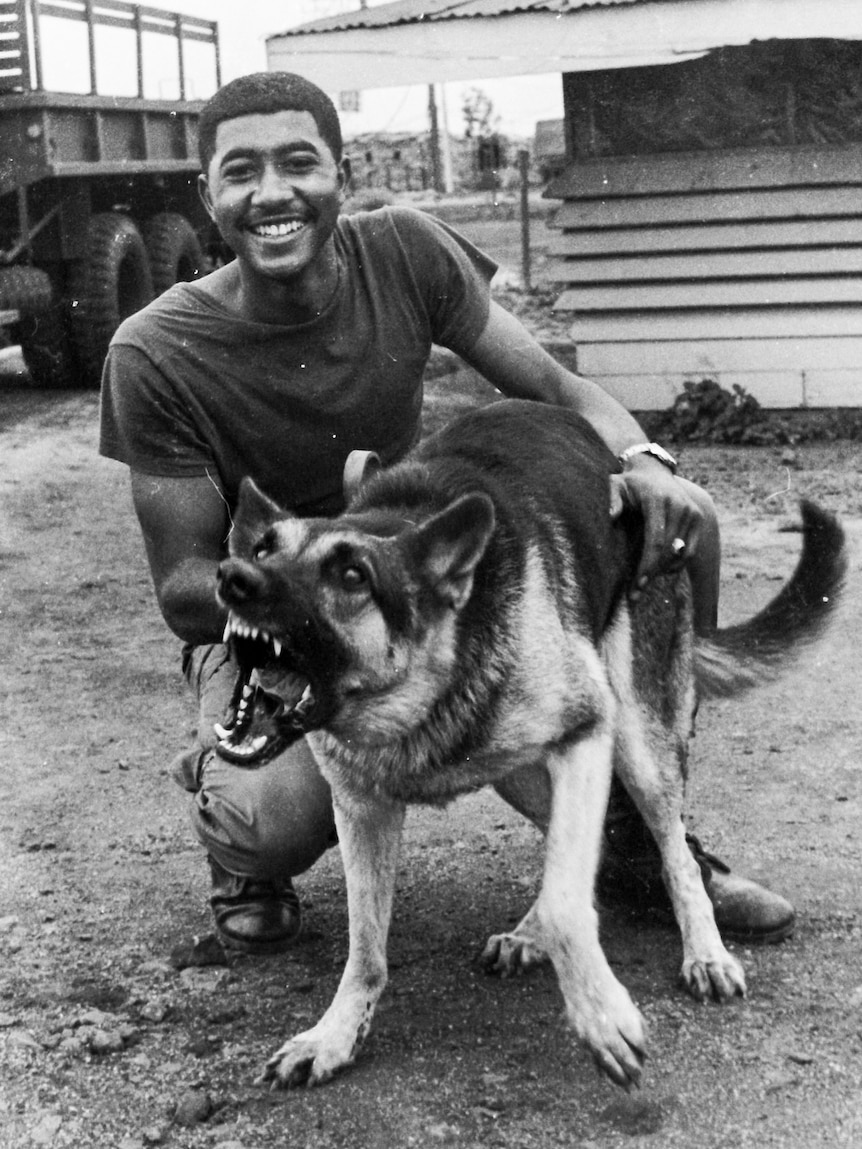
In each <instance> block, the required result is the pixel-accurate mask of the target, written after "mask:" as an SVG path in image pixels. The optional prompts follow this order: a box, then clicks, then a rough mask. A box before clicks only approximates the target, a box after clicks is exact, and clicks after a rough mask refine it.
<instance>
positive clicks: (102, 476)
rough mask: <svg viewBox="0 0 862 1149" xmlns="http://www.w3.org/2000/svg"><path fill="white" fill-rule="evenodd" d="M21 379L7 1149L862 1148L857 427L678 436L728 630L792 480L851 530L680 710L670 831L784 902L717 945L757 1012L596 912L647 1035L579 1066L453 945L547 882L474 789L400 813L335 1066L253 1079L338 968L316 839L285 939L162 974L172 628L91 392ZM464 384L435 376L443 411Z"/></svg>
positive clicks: (0, 1135) (8, 657) (554, 1034)
mask: <svg viewBox="0 0 862 1149" xmlns="http://www.w3.org/2000/svg"><path fill="white" fill-rule="evenodd" d="M13 384H14V381H13V382H12V384H10V385H8V386H7V387H6V388H5V389H2V390H0V508H2V510H0V515H2V518H0V532H2V538H0V570H2V579H3V584H2V598H0V648H2V651H3V663H4V668H3V675H2V685H3V693H4V695H5V698H6V707H5V713H6V719H5V722H4V724H3V727H2V729H0V744H2V747H3V754H2V775H0V778H2V781H0V786H2V794H3V802H2V810H0V857H2V869H0V955H2V967H0V968H2V975H0V976H2V981H0V1065H2V1069H0V1073H2V1080H3V1087H2V1090H0V1146H2V1147H3V1149H12V1147H15V1149H17V1147H19V1146H20V1147H28V1146H31V1145H33V1146H36V1145H43V1146H74V1147H75V1149H89V1147H93V1149H95V1147H98V1149H141V1147H143V1146H148V1145H166V1146H171V1147H177V1149H180V1147H192V1146H193V1147H196V1149H197V1147H206V1149H209V1147H213V1149H216V1147H219V1149H260V1147H264V1146H278V1147H282V1146H284V1147H294V1146H295V1147H302V1149H334V1147H345V1149H407V1147H409V1146H419V1147H430V1146H437V1145H440V1146H454V1147H458V1149H479V1147H482V1149H485V1147H501V1149H502V1147H506V1149H539V1147H541V1149H549V1147H551V1146H565V1147H566V1149H575V1147H580V1149H611V1147H617V1146H627V1147H631V1149H640V1147H647V1146H650V1147H660V1149H693V1147H695V1146H697V1149H718V1147H720V1146H722V1147H724V1146H726V1147H728V1149H730V1147H733V1149H739V1147H742V1146H749V1145H757V1146H759V1147H765V1146H788V1147H794V1149H797V1147H798V1149H803V1147H804V1149H811V1147H814V1146H824V1147H826V1146H828V1147H830V1149H832V1147H836V1146H848V1147H850V1146H854V1147H858V1146H860V1145H862V833H860V813H862V781H860V771H859V749H860V745H862V738H860V718H859V675H858V664H857V663H856V657H855V656H856V653H857V643H859V641H860V639H862V604H860V599H859V592H858V589H857V588H858V586H859V574H860V569H859V568H860V550H859V546H860V542H862V473H860V472H862V446H860V445H859V444H850V443H836V444H832V445H829V446H808V447H804V448H801V449H799V450H797V451H796V452H790V453H788V452H787V451H786V449H783V448H759V449H754V448H746V449H735V448H714V447H703V448H696V449H694V448H687V449H685V450H684V451H683V452H682V459H683V467H684V470H685V472H686V473H687V474H689V475H690V476H691V477H693V478H695V479H697V480H699V481H701V482H703V483H705V484H706V485H707V486H708V487H709V489H710V490H711V491H712V492H713V494H714V495H715V497H716V499H717V501H718V503H719V506H720V508H721V517H722V522H723V527H724V536H725V549H726V561H725V568H724V614H725V618H726V619H727V620H732V619H737V618H740V617H742V616H744V615H746V614H748V613H750V612H752V611H753V610H754V609H755V608H756V607H757V606H758V605H759V604H761V603H763V602H764V601H765V600H766V599H767V598H769V597H770V596H771V595H772V594H773V593H774V592H775V591H776V589H777V587H778V586H779V585H780V583H781V581H782V580H783V579H784V578H786V576H787V574H788V573H789V571H790V569H791V567H792V565H793V561H794V556H795V553H796V551H797V548H798V545H799V536H798V534H796V533H794V532H793V530H792V529H788V528H792V525H793V523H794V522H795V519H796V515H795V509H794V507H795V501H796V499H797V497H798V496H799V495H808V496H810V497H814V498H817V499H819V500H820V501H822V502H823V503H825V504H826V505H828V506H830V507H832V508H834V509H835V510H837V511H839V512H840V513H841V514H842V515H843V517H844V521H845V524H846V527H847V531H848V535H849V538H850V544H851V547H852V574H851V579H850V584H849V588H848V593H847V596H846V600H845V602H844V605H843V607H842V608H841V613H840V617H839V619H838V622H837V624H836V625H835V626H834V628H833V629H832V631H831V633H830V635H829V637H828V639H827V640H826V641H825V642H824V643H823V644H822V645H821V646H819V647H817V648H816V649H815V650H814V651H812V652H811V653H810V655H809V656H808V657H807V659H806V661H805V662H804V663H803V664H802V665H801V666H799V667H798V668H796V669H793V670H792V671H790V672H789V673H788V674H787V676H786V677H785V678H784V679H782V680H781V681H780V682H779V683H776V684H772V685H769V686H765V687H763V688H762V689H760V690H759V691H757V692H756V693H754V694H752V695H750V696H749V697H747V698H746V699H744V700H741V701H736V702H727V703H721V704H713V705H711V706H710V707H709V708H707V709H705V710H704V712H703V713H702V716H701V719H700V728H699V736H698V739H697V747H696V761H695V776H694V779H693V783H692V787H691V794H690V822H691V826H692V827H693V829H694V830H695V831H696V832H697V833H698V834H700V835H701V837H702V838H703V840H704V842H705V843H706V844H707V845H708V847H709V848H710V849H711V850H713V851H715V852H717V853H719V854H721V855H722V856H724V857H725V858H727V859H728V860H730V861H731V862H732V863H733V864H734V865H735V866H736V867H737V868H738V869H739V870H741V871H743V872H745V873H748V874H750V875H752V876H755V877H758V878H760V879H762V880H764V881H766V882H768V883H770V884H772V885H773V886H774V887H775V888H778V889H780V890H782V891H783V892H785V893H786V894H787V895H788V896H790V897H791V898H792V899H793V900H794V902H795V903H796V905H797V907H798V911H799V925H798V929H797V931H796V934H795V936H794V938H793V939H792V940H791V941H789V942H788V943H786V944H784V945H781V946H777V947H771V948H766V949H759V950H757V949H751V950H747V949H739V948H738V949H737V952H738V953H739V956H740V957H741V959H742V960H743V962H744V964H745V966H746V968H747V972H748V979H749V997H748V998H747V1000H746V1001H745V1002H741V1003H739V1004H737V1005H732V1006H725V1007H713V1006H702V1005H696V1004H695V1003H694V1002H692V1001H690V1000H688V999H687V998H686V997H685V996H684V995H683V994H682V993H681V992H680V991H679V990H678V989H677V987H676V984H675V979H676V971H677V967H678V963H679V960H680V952H679V944H678V938H677V935H676V933H675V932H674V931H673V930H670V929H668V928H665V927H664V926H661V925H660V924H658V923H653V922H646V923H644V922H639V923H638V922H632V921H629V920H626V918H625V917H623V916H622V915H620V914H619V913H613V912H604V913H603V915H602V933H603V940H604V944H605V946H606V949H607V952H608V954H609V957H610V960H611V962H612V964H613V966H614V967H615V969H616V970H617V972H618V975H619V977H620V978H621V980H622V981H623V982H624V983H625V984H626V985H627V986H628V987H629V989H630V990H631V992H632V994H633V996H634V998H635V1000H636V1001H637V1002H638V1003H639V1004H640V1006H641V1007H642V1009H643V1011H644V1013H645V1015H646V1017H647V1020H648V1025H649V1030H650V1035H651V1049H650V1054H651V1056H650V1061H649V1064H648V1068H647V1073H646V1077H645V1081H644V1086H643V1088H642V1090H641V1091H640V1092H638V1093H636V1094H633V1095H630V1096H629V1095H625V1094H623V1093H621V1092H619V1091H617V1090H616V1089H615V1088H614V1087H613V1086H611V1085H609V1084H607V1083H605V1082H604V1081H603V1080H600V1079H599V1078H598V1077H597V1075H596V1073H595V1071H594V1070H593V1068H592V1066H591V1063H590V1061H589V1059H588V1058H587V1057H586V1056H585V1055H584V1054H583V1053H582V1052H581V1051H579V1050H578V1049H577V1048H576V1047H575V1046H574V1044H573V1042H572V1040H571V1039H570V1037H569V1036H568V1035H567V1033H566V1030H565V1028H564V1026H563V1024H562V1020H561V1000H560V998H559V994H558V990H557V988H556V985H555V982H554V978H553V976H552V974H551V973H550V972H549V971H547V970H542V971H538V972H537V973H535V974H532V975H530V976H529V977H525V978H522V979H513V980H509V981H499V980H495V979H493V978H490V977H487V976H485V975H484V974H483V973H482V972H481V971H480V970H479V969H478V968H477V966H476V964H475V956H476V953H477V950H478V949H479V948H480V947H481V944H482V943H483V941H484V939H485V937H486V935H487V934H489V933H490V932H492V931H494V930H496V929H498V928H500V927H501V926H502V925H505V924H506V923H507V922H514V921H515V920H516V919H517V918H518V917H519V916H520V915H521V913H522V912H523V910H524V909H525V907H526V905H527V904H528V901H529V899H530V897H531V895H532V894H533V893H534V892H535V890H536V886H537V881H538V877H539V872H540V853H539V841H538V837H537V835H536V833H535V832H534V831H533V830H532V829H531V828H530V827H529V826H527V825H526V824H525V823H523V822H522V821H521V820H520V819H519V818H518V817H517V815H515V814H514V813H513V812H511V811H510V810H509V809H508V808H507V807H505V806H504V805H503V804H502V803H501V802H500V801H499V800H498V799H496V798H495V797H494V796H493V795H492V794H481V795H478V796H476V797H472V798H470V799H465V800H462V801H460V802H459V803H456V804H455V805H454V806H453V807H451V808H450V809H449V810H448V811H445V812H428V811H422V810H419V811H415V812H414V813H413V814H412V816H411V818H410V820H409V823H408V827H409V829H408V839H407V842H406V848H405V851H404V856H403V863H402V868H401V878H400V882H399V892H398V898H397V902H396V911H395V918H394V923H393V928H392V938H391V945H390V956H391V966H392V979H391V983H390V987H389V989H388V991H387V994H386V995H385V997H384V1001H383V1003H382V1006H381V1009H380V1012H379V1014H378V1018H377V1022H376V1027H375V1030H374V1033H373V1035H372V1037H371V1039H370V1040H369V1043H368V1045H367V1047H366V1050H365V1052H364V1053H363V1055H362V1057H361V1059H360V1060H359V1062H358V1064H357V1065H356V1066H355V1068H354V1069H352V1070H351V1071H350V1072H348V1073H346V1074H345V1075H344V1076H343V1077H342V1078H340V1079H339V1080H337V1081H336V1082H335V1083H333V1084H331V1085H329V1086H327V1087H325V1088H323V1089H320V1090H303V1091H300V1092H296V1093H289V1094H285V1093H269V1092H266V1091H264V1090H263V1089H261V1088H259V1087H257V1086H255V1085H254V1084H253V1080H254V1077H255V1075H256V1073H257V1072H258V1070H259V1069H260V1067H261V1065H262V1063H263V1062H264V1060H265V1059H266V1057H267V1056H268V1055H269V1054H270V1053H271V1052H272V1051H273V1049H274V1048H275V1047H276V1046H277V1045H278V1044H280V1043H281V1041H282V1040H283V1039H284V1038H285V1037H286V1036H288V1035H289V1034H290V1033H291V1032H292V1031H295V1030H297V1029H300V1028H305V1027H307V1025H308V1024H309V1023H311V1022H312V1021H313V1020H314V1019H316V1017H317V1015H318V1014H319V1013H320V1012H321V1011H322V1010H323V1008H324V1007H325V1006H326V1004H327V1003H328V1000H329V998H330V996H331V994H332V992H333V990H334V988H335V985H336V982H337V979H338V976H339V973H340V969H341V965H342V962H343V959H344V956H345V952H346V906H345V900H344V894H343V882H342V875H341V870H340V862H339V858H338V856H337V852H335V853H332V854H330V855H329V856H327V857H326V858H325V859H324V860H323V861H322V862H321V863H320V864H318V866H317V867H315V869H314V870H313V871H312V872H311V873H309V874H308V875H306V876H305V877H304V878H303V879H302V880H301V882H300V883H299V888H300V892H301V896H302V900H303V903H304V906H305V915H306V921H307V929H306V932H305V935H304V938H303V940H302V941H301V942H300V944H298V945H297V947H296V949H295V950H294V951H293V952H291V953H289V954H287V955H284V956H280V957H277V958H270V959H266V960H260V959H257V960H255V959H248V958H238V959H234V960H233V961H231V963H230V964H229V965H227V966H224V965H211V966H198V967H192V968H185V969H182V970H180V969H178V968H177V964H181V963H178V962H177V961H176V953H177V951H178V950H179V949H182V947H184V946H187V945H188V944H189V943H190V942H191V940H192V938H193V937H194V936H196V935H197V936H203V935H206V934H207V933H208V931H209V919H208V909H207V896H208V875H207V871H206V867H205V865H204V858H203V855H202V851H201V849H200V848H199V847H198V845H197V844H196V842H195V841H194V839H193V837H192V834H191V831H190V828H189V826H188V823H187V813H186V796H185V795H184V794H183V793H182V792H181V791H179V790H178V789H176V788H175V787H174V786H173V784H172V783H171V781H170V779H169V778H168V776H167V769H168V763H169V761H170V760H171V758H172V757H173V755H174V754H175V753H176V752H177V751H178V750H179V749H181V748H182V747H183V746H184V744H185V743H186V741H187V739H188V738H189V737H190V735H191V731H192V728H191V722H192V718H193V716H192V711H191V708H190V706H189V705H188V700H187V699H186V697H185V694H184V691H183V687H182V683H181V680H180V674H179V665H178V654H179V650H178V642H177V641H176V640H175V639H174V638H173V637H172V636H171V635H170V634H169V633H168V631H167V630H166V628H165V626H164V625H163V623H162V622H161V619H160V616H159V615H158V612H157V610H156V607H155V604H154V601H153V596H152V593H151V589H150V583H149V577H148V573H147V570H146V566H145V561H144V555H143V549H142V546H141V543H140V541H139V538H138V533H137V529H136V526H135V523H134V520H133V516H132V511H131V506H130V500H129V494H128V489H127V477H126V474H125V472H124V469H123V468H122V467H120V466H118V465H116V464H113V463H110V462H107V461H104V460H100V459H99V458H98V457H97V455H96V453H95V445H96V414H97V398H96V396H95V395H94V394H92V393H84V394H72V393H65V394H61V393H54V394H49V393H39V392H33V391H28V390H25V389H21V388H18V387H16V386H14V385H13ZM457 384H458V380H457V378H456V377H451V376H449V377H446V378H445V379H443V380H442V381H440V382H438V384H436V386H435V388H434V394H435V395H436V396H437V400H436V402H437V407H436V409H438V410H439V408H440V406H441V404H442V405H443V406H446V404H445V402H444V399H443V398H441V396H442V397H445V396H446V395H448V394H451V392H452V391H453V389H454V388H456V387H457ZM447 409H448V407H447ZM172 956H173V958H174V960H173V961H172Z"/></svg>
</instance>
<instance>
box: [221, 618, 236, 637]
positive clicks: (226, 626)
mask: <svg viewBox="0 0 862 1149" xmlns="http://www.w3.org/2000/svg"><path fill="white" fill-rule="evenodd" d="M232 630H233V627H232V626H231V621H230V618H228V620H227V622H226V623H225V624H224V634H223V635H222V636H221V640H222V642H225V643H226V642H227V641H228V639H229V638H230V636H231V632H232Z"/></svg>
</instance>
